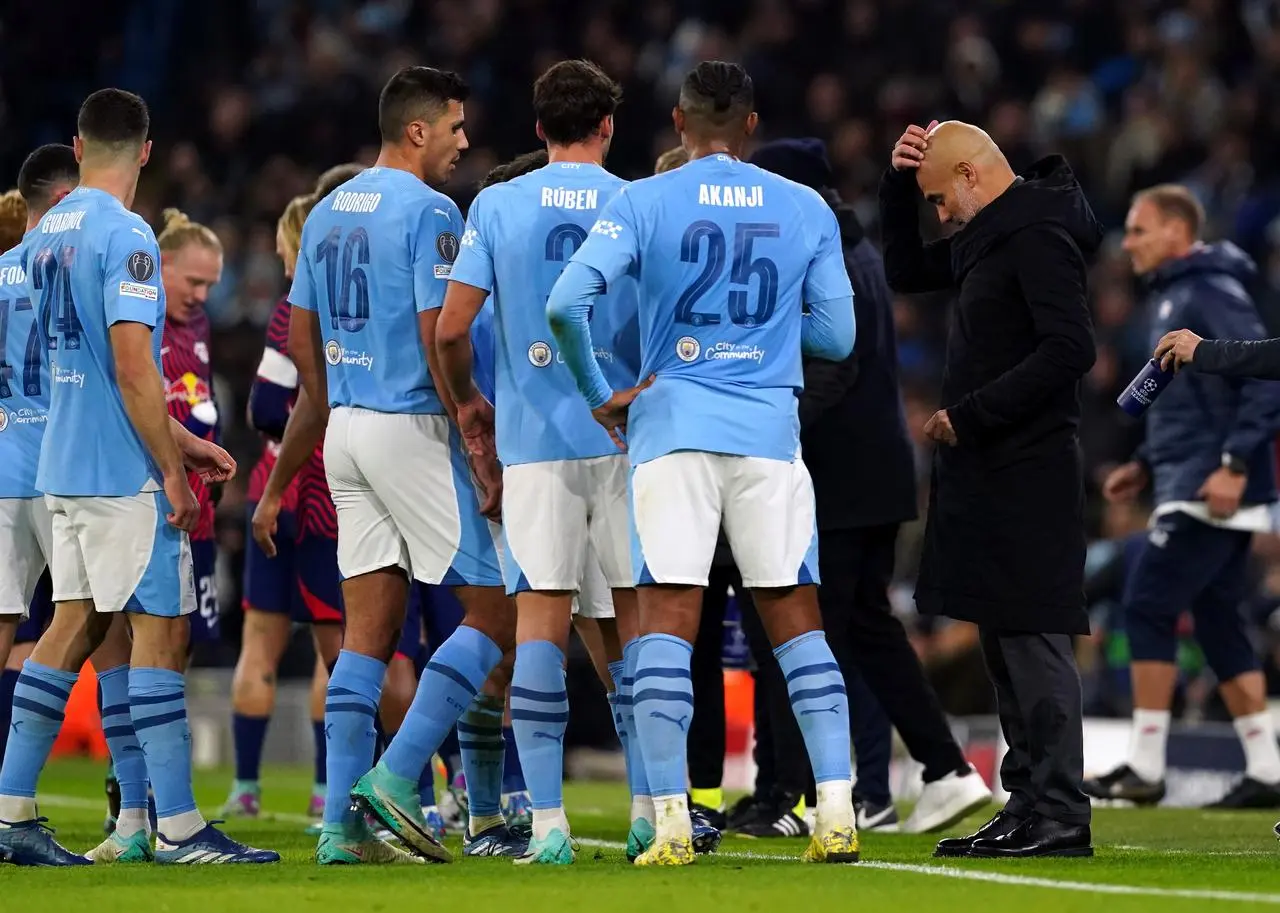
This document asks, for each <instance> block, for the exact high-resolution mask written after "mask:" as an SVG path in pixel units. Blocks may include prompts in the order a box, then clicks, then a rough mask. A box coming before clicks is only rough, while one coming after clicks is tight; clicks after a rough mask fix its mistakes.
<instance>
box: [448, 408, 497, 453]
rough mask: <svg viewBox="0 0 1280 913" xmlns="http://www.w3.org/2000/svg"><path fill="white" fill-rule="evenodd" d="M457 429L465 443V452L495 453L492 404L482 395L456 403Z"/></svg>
mask: <svg viewBox="0 0 1280 913" xmlns="http://www.w3.org/2000/svg"><path fill="white" fill-rule="evenodd" d="M457 405H458V431H459V432H461V434H462V440H463V442H464V443H465V444H466V445H467V453H469V454H471V455H472V456H477V457H493V456H496V455H497V452H498V451H497V445H496V444H495V443H494V434H493V404H492V403H491V402H489V401H488V400H487V399H485V398H484V397H483V396H477V397H476V398H475V399H473V400H471V402H469V403H458V404H457Z"/></svg>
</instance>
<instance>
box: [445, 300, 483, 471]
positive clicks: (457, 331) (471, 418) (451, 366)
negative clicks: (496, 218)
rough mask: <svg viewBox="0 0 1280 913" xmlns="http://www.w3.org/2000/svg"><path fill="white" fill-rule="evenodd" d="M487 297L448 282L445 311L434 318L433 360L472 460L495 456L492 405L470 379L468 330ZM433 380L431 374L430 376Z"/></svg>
mask: <svg viewBox="0 0 1280 913" xmlns="http://www.w3.org/2000/svg"><path fill="white" fill-rule="evenodd" d="M488 297H489V293H488V292H486V291H485V290H484V289H481V288H476V287H475V286H473V285H467V284H465V283H462V282H450V283H449V286H448V289H447V291H446V292H445V295H444V307H442V308H441V309H440V315H439V317H437V318H436V328H435V333H436V357H437V359H439V362H440V372H441V374H442V375H443V376H444V381H445V384H446V386H447V387H448V391H449V395H450V396H451V397H452V398H453V401H454V404H455V406H456V407H457V410H456V416H455V419H456V421H457V423H458V430H459V431H461V432H462V439H463V440H464V441H465V442H466V445H467V451H468V452H469V453H470V454H472V455H473V456H479V457H484V456H489V455H491V454H493V453H495V452H496V450H495V446H494V440H493V433H494V432H493V404H492V403H490V402H489V401H488V400H486V399H485V398H484V396H483V395H482V394H481V393H480V389H479V388H478V387H477V386H476V383H475V378H474V377H473V375H472V358H473V355H474V353H473V352H472V349H471V326H472V324H474V323H475V320H476V316H477V315H478V314H479V313H480V309H481V308H482V307H484V302H485V299H486V298H488ZM433 376H434V372H433Z"/></svg>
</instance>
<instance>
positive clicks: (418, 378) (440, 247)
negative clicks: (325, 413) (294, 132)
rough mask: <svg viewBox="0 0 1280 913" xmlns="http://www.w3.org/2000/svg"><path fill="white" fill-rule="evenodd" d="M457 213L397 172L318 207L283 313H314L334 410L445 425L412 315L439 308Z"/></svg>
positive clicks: (363, 179)
mask: <svg viewBox="0 0 1280 913" xmlns="http://www.w3.org/2000/svg"><path fill="white" fill-rule="evenodd" d="M462 227H463V226H462V213H461V212H459V211H458V207H457V205H456V204H455V203H454V202H453V201H452V200H450V199H449V198H448V197H447V196H445V195H444V194H442V193H439V192H437V191H435V190H432V189H431V188H430V187H428V186H427V185H426V184H424V183H422V181H420V180H418V178H416V177H414V176H413V175H412V174H410V173H409V172H407V171H401V170H400V169H398V168H369V169H366V170H365V171H362V172H361V173H360V174H358V175H357V176H356V177H354V178H352V179H351V180H349V181H347V182H346V183H345V184H343V185H342V186H341V187H339V188H338V189H337V190H335V191H333V192H332V193H330V194H329V195H328V196H327V197H325V198H324V199H323V200H321V201H320V202H319V203H317V204H316V207H315V208H314V209H313V210H311V214H310V215H309V216H307V222H306V225H304V226H303V229H302V248H301V251H300V252H299V255H298V266H297V269H296V271H295V272H294V277H293V288H292V290H291V291H290V292H289V303H290V304H292V305H293V306H294V307H300V308H305V309H306V310H308V311H316V312H317V313H318V314H319V315H320V332H321V334H322V338H323V340H324V344H323V345H324V360H325V363H326V365H327V366H328V368H327V377H328V381H329V404H330V405H331V406H356V407H359V408H362V409H371V410H373V411H375V412H391V413H402V414H417V415H443V414H444V412H445V410H444V407H443V406H442V405H441V403H440V397H439V395H438V394H437V393H436V389H435V385H434V384H433V383H432V380H431V373H430V371H429V370H428V368H427V356H426V353H425V352H424V351H423V349H422V341H421V340H422V337H421V334H420V333H419V331H418V314H420V313H422V312H423V311H429V310H432V309H433V308H438V307H440V306H441V305H442V304H443V303H444V290H445V285H446V283H447V281H448V279H449V273H450V271H451V270H452V268H453V261H454V260H455V259H456V258H457V256H458V244H459V239H460V237H461V235H462Z"/></svg>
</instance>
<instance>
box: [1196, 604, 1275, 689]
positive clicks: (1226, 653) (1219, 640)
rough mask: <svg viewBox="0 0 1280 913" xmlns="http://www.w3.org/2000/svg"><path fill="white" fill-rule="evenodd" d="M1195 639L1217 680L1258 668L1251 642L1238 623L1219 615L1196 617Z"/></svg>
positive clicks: (1236, 676)
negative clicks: (1228, 620) (1212, 617)
mask: <svg viewBox="0 0 1280 913" xmlns="http://www.w3.org/2000/svg"><path fill="white" fill-rule="evenodd" d="M1196 640H1198V641H1199V642H1200V649H1201V650H1203V651H1204V659H1205V662H1206V663H1208V664H1209V668H1210V669H1212V670H1213V674H1214V675H1215V676H1217V678H1218V681H1219V682H1229V681H1231V680H1232V679H1233V678H1238V677H1239V676H1241V675H1244V674H1245V673H1246V672H1255V671H1257V670H1258V669H1259V668H1261V666H1260V664H1259V662H1258V657H1257V654H1255V653H1254V651H1253V644H1251V643H1250V642H1249V637H1248V635H1247V634H1246V633H1245V631H1244V627H1243V625H1241V624H1232V623H1230V622H1226V621H1225V620H1224V619H1222V618H1218V619H1217V620H1216V623H1215V622H1214V620H1213V619H1206V620H1204V621H1203V623H1202V621H1201V619H1200V618H1197V619H1196Z"/></svg>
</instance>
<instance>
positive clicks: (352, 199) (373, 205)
mask: <svg viewBox="0 0 1280 913" xmlns="http://www.w3.org/2000/svg"><path fill="white" fill-rule="evenodd" d="M381 202H382V194H380V193H357V192H355V191H352V190H339V191H338V194H337V196H335V197H334V198H333V204H332V205H331V206H330V207H329V208H330V209H332V210H333V211H334V212H373V211H374V210H375V209H377V208H378V204H379V203H381Z"/></svg>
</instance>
